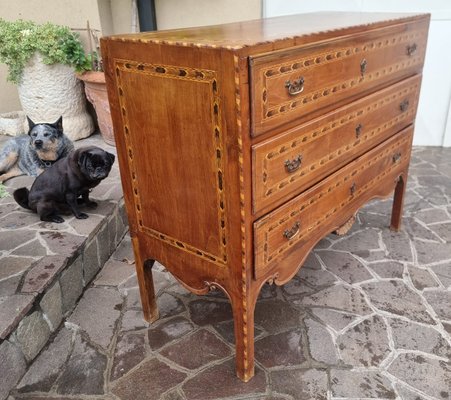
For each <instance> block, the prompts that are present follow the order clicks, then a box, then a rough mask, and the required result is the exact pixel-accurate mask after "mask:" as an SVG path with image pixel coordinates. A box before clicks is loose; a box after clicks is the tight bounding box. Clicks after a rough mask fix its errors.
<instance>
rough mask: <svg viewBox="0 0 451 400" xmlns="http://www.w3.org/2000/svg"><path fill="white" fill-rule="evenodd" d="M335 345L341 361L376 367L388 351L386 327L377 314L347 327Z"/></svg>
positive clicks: (356, 365)
mask: <svg viewBox="0 0 451 400" xmlns="http://www.w3.org/2000/svg"><path fill="white" fill-rule="evenodd" d="M337 345H338V348H339V350H340V354H341V358H342V359H343V361H344V362H345V363H346V364H349V365H352V366H355V367H369V366H372V367H377V366H379V365H380V363H381V362H382V361H383V360H384V359H385V358H386V357H387V356H388V354H389V353H390V348H389V341H388V336H387V327H386V326H385V323H384V321H383V320H382V318H381V317H379V316H378V315H374V316H372V317H369V318H367V319H365V320H363V321H362V322H360V323H359V324H357V325H355V326H354V327H352V328H350V329H348V330H347V331H346V332H345V333H344V334H342V335H340V336H339V337H338V338H337Z"/></svg>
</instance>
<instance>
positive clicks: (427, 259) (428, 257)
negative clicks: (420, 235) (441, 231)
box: [414, 240, 451, 265]
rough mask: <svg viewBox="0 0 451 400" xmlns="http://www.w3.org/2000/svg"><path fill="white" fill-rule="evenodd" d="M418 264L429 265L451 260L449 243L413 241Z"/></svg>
mask: <svg viewBox="0 0 451 400" xmlns="http://www.w3.org/2000/svg"><path fill="white" fill-rule="evenodd" d="M414 244H415V249H416V251H417V257H418V263H419V264H420V265H421V264H425V265H426V264H431V263H436V262H440V261H445V260H450V259H451V243H436V242H423V241H421V240H415V241H414Z"/></svg>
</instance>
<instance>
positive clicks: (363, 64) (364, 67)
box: [360, 58, 368, 76]
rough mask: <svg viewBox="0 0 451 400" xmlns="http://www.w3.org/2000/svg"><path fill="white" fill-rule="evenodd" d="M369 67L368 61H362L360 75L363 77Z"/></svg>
mask: <svg viewBox="0 0 451 400" xmlns="http://www.w3.org/2000/svg"><path fill="white" fill-rule="evenodd" d="M367 66H368V61H366V59H365V58H364V59H363V60H362V61H360V74H361V75H362V76H363V75H365V72H366V67H367Z"/></svg>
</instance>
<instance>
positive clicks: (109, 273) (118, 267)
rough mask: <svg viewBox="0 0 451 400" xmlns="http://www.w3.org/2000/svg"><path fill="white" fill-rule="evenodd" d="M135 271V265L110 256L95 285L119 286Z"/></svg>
mask: <svg viewBox="0 0 451 400" xmlns="http://www.w3.org/2000/svg"><path fill="white" fill-rule="evenodd" d="M135 273H136V272H135V266H134V265H130V264H128V263H126V262H121V261H117V260H115V259H113V258H110V259H109V260H108V261H107V262H106V263H105V265H104V266H103V268H102V270H101V271H100V273H99V274H98V275H97V277H96V279H95V281H94V285H96V286H119V285H120V284H121V283H122V282H125V281H126V280H127V279H128V278H130V277H131V276H132V275H133V274H135Z"/></svg>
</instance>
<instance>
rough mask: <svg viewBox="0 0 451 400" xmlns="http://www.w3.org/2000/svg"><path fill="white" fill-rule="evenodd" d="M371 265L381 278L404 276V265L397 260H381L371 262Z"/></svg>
mask: <svg viewBox="0 0 451 400" xmlns="http://www.w3.org/2000/svg"><path fill="white" fill-rule="evenodd" d="M369 267H370V268H371V269H372V270H373V271H374V272H375V273H376V274H377V275H379V276H380V277H381V278H400V279H402V277H403V272H404V265H403V264H401V263H400V262H397V261H380V262H376V263H371V264H370V265H369Z"/></svg>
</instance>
